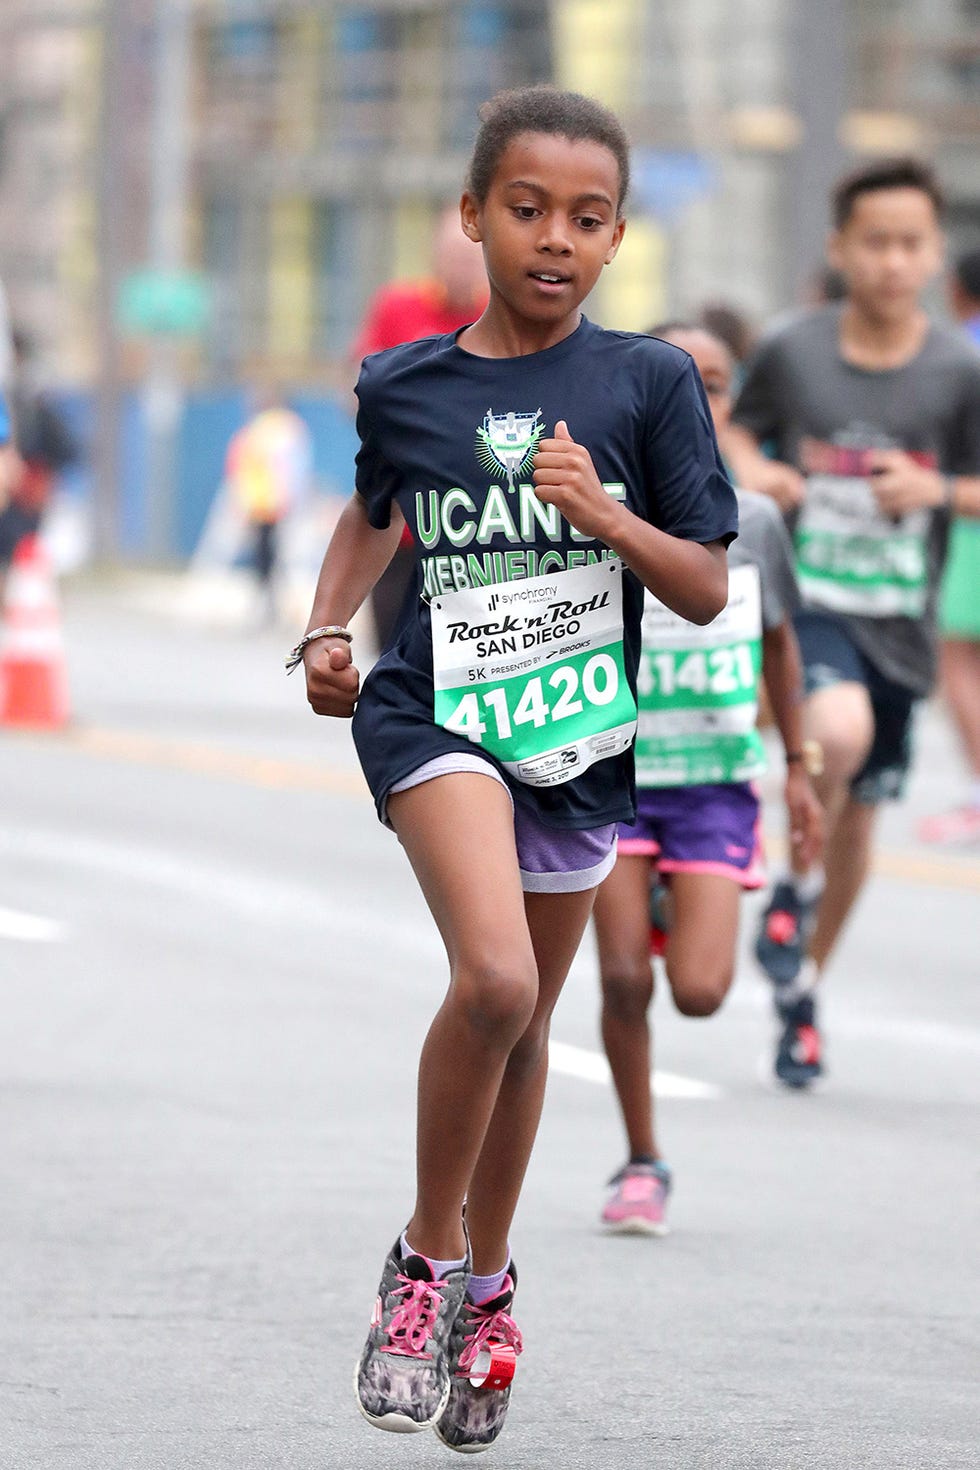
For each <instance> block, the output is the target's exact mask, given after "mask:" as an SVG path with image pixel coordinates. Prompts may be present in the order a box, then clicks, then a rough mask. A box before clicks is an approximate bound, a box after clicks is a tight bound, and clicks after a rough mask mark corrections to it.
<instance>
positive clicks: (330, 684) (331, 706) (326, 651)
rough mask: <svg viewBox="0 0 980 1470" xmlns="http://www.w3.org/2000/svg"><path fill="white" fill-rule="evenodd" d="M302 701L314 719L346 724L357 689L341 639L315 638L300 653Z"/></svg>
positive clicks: (355, 675) (347, 648)
mask: <svg viewBox="0 0 980 1470" xmlns="http://www.w3.org/2000/svg"><path fill="white" fill-rule="evenodd" d="M303 665H304V667H305V669H306V697H307V699H308V700H309V702H310V704H311V705H312V707H313V711H314V713H315V714H318V715H334V716H336V718H337V719H341V720H349V719H350V718H351V716H352V715H353V713H354V706H355V704H356V703H357V696H358V694H359V693H360V688H361V676H360V674H359V673H358V671H357V669H355V667H354V665H353V664H352V663H351V651H350V644H349V643H347V642H346V640H345V639H343V638H318V639H317V640H316V642H315V643H309V644H307V646H306V648H305V649H304V650H303Z"/></svg>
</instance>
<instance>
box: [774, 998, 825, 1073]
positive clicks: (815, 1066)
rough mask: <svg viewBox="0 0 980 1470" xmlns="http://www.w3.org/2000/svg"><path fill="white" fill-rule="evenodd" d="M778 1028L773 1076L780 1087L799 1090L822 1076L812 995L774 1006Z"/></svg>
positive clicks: (821, 1058) (814, 1005) (820, 1046)
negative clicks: (777, 1015) (774, 1075)
mask: <svg viewBox="0 0 980 1470" xmlns="http://www.w3.org/2000/svg"><path fill="white" fill-rule="evenodd" d="M776 1009H777V1012H778V1014H779V1018H780V1021H781V1022H782V1030H781V1032H780V1034H779V1041H778V1043H777V1046H776V1064H775V1073H776V1078H777V1080H778V1081H780V1082H781V1083H782V1084H783V1086H784V1087H792V1088H795V1089H797V1090H798V1091H799V1090H802V1089H803V1088H806V1087H812V1085H813V1084H814V1082H818V1081H819V1080H820V1078H821V1077H822V1076H823V1042H822V1040H821V1036H820V1032H819V1031H818V1030H817V1007H816V1002H815V1000H814V998H813V996H812V995H804V996H801V997H800V998H799V1000H796V1001H794V1002H793V1003H792V1004H791V1005H787V1006H782V1005H778V1006H777V1008H776Z"/></svg>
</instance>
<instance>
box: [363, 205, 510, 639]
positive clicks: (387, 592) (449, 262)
mask: <svg viewBox="0 0 980 1470" xmlns="http://www.w3.org/2000/svg"><path fill="white" fill-rule="evenodd" d="M488 294H489V289H488V286H487V276H486V271H485V269H484V266H483V251H482V250H481V249H480V247H479V245H475V244H474V243H473V242H472V240H468V239H467V238H466V236H465V235H464V234H463V230H462V227H461V225H460V219H459V207H458V205H455V204H454V205H451V206H449V207H447V208H446V209H445V210H444V211H443V212H442V214H441V215H440V217H439V222H438V225H437V226H436V233H435V239H434V241H433V252H432V274H431V276H425V277H423V278H421V279H419V280H413V281H391V282H390V283H389V284H388V285H386V286H382V287H381V289H380V290H379V291H377V292H376V293H375V295H374V296H373V297H372V299H371V301H370V302H369V304H368V308H367V311H366V313H365V316H364V320H363V322H362V323H361V327H360V330H359V331H358V333H357V336H356V337H355V339H354V343H353V346H352V347H351V357H352V358H353V360H354V362H355V364H356V365H357V366H358V367H359V366H360V364H361V361H362V359H363V358H365V357H368V356H369V355H370V354H371V353H372V352H383V351H384V350H385V349H386V348H388V347H399V346H401V344H402V343H403V342H417V341H418V340H419V338H420V337H440V336H443V335H445V334H446V333H447V332H458V331H459V330H460V328H461V327H466V326H469V324H470V322H475V321H476V320H477V318H478V317H479V316H481V315H482V314H483V310H484V307H485V306H486V304H487V297H488ZM414 574H415V557H414V555H413V553H412V537H411V533H410V532H409V530H408V527H407V526H406V528H405V532H404V535H403V537H402V542H401V545H400V546H399V548H398V550H397V551H396V552H395V555H394V556H393V557H392V559H391V562H390V564H389V566H388V568H387V570H386V571H385V573H384V575H383V576H382V577H381V578H380V580H379V581H378V582H377V583H376V585H375V587H374V589H373V591H372V593H371V611H372V614H373V615H374V625H375V632H376V635H377V640H378V647H379V649H383V648H385V647H386V646H387V644H388V640H389V638H390V637H391V634H392V632H393V631H394V627H395V622H396V620H397V618H398V610H399V608H400V607H401V605H402V602H403V601H404V600H405V597H406V596H407V594H408V589H409V586H410V584H411V582H412V579H413V577H414Z"/></svg>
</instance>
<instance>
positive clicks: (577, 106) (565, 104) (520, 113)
mask: <svg viewBox="0 0 980 1470" xmlns="http://www.w3.org/2000/svg"><path fill="white" fill-rule="evenodd" d="M520 133H548V134H551V135H552V136H557V137H562V138H568V139H569V141H570V142H572V143H577V142H579V141H581V140H588V141H589V142H592V143H598V144H600V146H601V147H603V148H608V150H609V152H610V153H611V154H612V155H613V157H614V158H615V160H616V165H617V167H618V169H619V198H618V200H617V201H616V207H617V210H618V212H620V213H622V208H623V202H624V200H625V198H626V195H627V192H628V191H629V182H630V145H629V139H628V138H627V136H626V130H625V128H624V127H623V125H622V123H621V122H620V121H619V118H618V117H617V116H616V114H615V113H614V112H612V111H610V109H609V108H608V107H605V106H603V104H602V103H601V102H597V101H596V100H595V98H594V97H584V96H583V95H582V94H581V93H580V92H563V91H561V90H560V89H559V88H558V87H551V86H534V87H517V88H514V90H513V91H509V92H498V93H497V95H496V96H495V97H491V98H490V100H489V102H485V103H484V104H483V106H482V107H481V108H480V131H479V133H478V134H477V138H476V143H475V144H474V147H473V156H472V158H471V160H470V167H469V172H468V174H467V177H466V187H467V189H468V191H469V192H470V193H471V194H472V195H473V197H474V198H475V199H476V200H477V201H478V203H480V204H483V203H484V201H485V200H486V197H487V194H488V193H489V190H490V185H491V183H492V182H493V176H494V173H495V172H496V169H497V165H498V164H499V162H500V159H501V157H502V156H503V154H504V152H505V150H506V149H507V147H508V145H509V144H510V143H511V142H512V141H513V139H514V138H516V137H517V136H518V134H520Z"/></svg>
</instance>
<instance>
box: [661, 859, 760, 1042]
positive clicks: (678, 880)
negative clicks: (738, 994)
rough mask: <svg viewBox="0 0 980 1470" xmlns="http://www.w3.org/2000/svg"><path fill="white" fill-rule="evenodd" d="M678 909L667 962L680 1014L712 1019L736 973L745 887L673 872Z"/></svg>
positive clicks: (702, 875)
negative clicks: (736, 955) (736, 952)
mask: <svg viewBox="0 0 980 1470" xmlns="http://www.w3.org/2000/svg"><path fill="white" fill-rule="evenodd" d="M670 891H671V894H672V896H673V900H674V906H673V913H672V918H671V926H670V936H669V938H668V940H667V949H666V952H665V954H664V962H665V964H666V966H667V979H668V980H669V981H670V988H671V990H672V991H673V994H674V1002H675V1004H676V1006H677V1009H678V1010H679V1011H681V1012H682V1013H683V1014H684V1015H685V1016H711V1015H713V1014H714V1012H715V1011H716V1010H717V1009H718V1007H719V1006H720V1005H721V1003H722V1001H723V1000H724V999H725V996H726V995H727V994H728V991H729V988H730V986H731V983H732V978H733V975H734V973H735V941H736V940H737V938H738V911H739V900H740V898H741V893H742V890H741V886H740V885H739V884H738V883H737V882H736V881H735V879H734V878H726V877H724V876H723V875H722V874H720V873H672V874H671V875H670Z"/></svg>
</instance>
